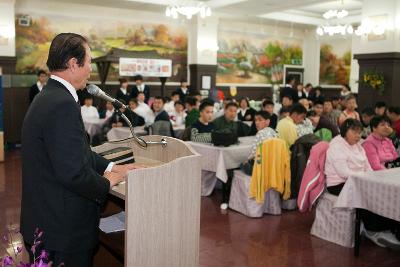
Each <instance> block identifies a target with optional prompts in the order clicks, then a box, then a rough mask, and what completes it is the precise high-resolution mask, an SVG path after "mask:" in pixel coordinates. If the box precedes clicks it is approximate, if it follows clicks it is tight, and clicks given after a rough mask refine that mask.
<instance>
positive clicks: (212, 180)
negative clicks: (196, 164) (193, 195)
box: [201, 170, 218, 197]
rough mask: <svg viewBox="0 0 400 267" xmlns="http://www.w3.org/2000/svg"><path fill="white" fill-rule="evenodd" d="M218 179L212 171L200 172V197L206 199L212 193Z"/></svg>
mask: <svg viewBox="0 0 400 267" xmlns="http://www.w3.org/2000/svg"><path fill="white" fill-rule="evenodd" d="M217 181H218V178H217V177H216V176H215V172H212V171H204V170H202V171H201V196H202V197H208V196H209V195H211V193H212V192H213V190H214V188H215V185H216V184H217Z"/></svg>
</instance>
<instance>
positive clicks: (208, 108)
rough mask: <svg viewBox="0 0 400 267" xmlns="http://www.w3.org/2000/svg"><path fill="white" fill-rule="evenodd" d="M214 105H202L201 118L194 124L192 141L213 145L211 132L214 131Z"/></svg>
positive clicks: (204, 103) (205, 103)
mask: <svg viewBox="0 0 400 267" xmlns="http://www.w3.org/2000/svg"><path fill="white" fill-rule="evenodd" d="M213 112H214V104H213V103H212V102H210V101H204V102H203V103H201V104H200V117H199V119H198V120H197V121H195V122H194V123H193V124H192V126H191V127H192V130H191V135H190V140H191V141H193V142H199V143H211V142H212V140H211V132H212V131H213V130H214V128H215V127H214V124H213V123H212V122H211V121H212V119H213Z"/></svg>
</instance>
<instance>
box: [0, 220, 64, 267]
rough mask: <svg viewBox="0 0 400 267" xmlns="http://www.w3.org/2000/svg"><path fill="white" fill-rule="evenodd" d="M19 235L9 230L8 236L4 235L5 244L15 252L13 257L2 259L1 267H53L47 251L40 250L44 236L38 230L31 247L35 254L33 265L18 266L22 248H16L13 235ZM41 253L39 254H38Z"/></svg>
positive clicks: (10, 255)
mask: <svg viewBox="0 0 400 267" xmlns="http://www.w3.org/2000/svg"><path fill="white" fill-rule="evenodd" d="M14 233H15V234H19V230H16V231H12V230H8V232H7V233H6V234H4V235H3V238H2V239H3V242H4V243H5V244H6V245H7V247H11V248H12V251H13V255H12V253H10V254H8V255H6V256H4V257H0V267H8V266H10V267H14V266H18V267H51V266H52V262H51V261H49V260H48V257H49V255H48V253H47V252H46V251H45V250H40V249H39V248H40V246H41V244H42V240H41V238H42V236H43V231H40V230H39V229H38V228H37V229H36V230H35V234H34V241H33V242H34V243H33V245H32V247H31V252H32V254H33V258H34V260H33V262H34V263H32V264H30V263H23V262H19V264H17V259H18V256H19V255H20V254H21V253H22V249H23V248H22V246H15V245H14V242H13V238H12V237H13V234H14ZM38 252H39V253H38ZM59 266H64V265H63V264H60V265H59Z"/></svg>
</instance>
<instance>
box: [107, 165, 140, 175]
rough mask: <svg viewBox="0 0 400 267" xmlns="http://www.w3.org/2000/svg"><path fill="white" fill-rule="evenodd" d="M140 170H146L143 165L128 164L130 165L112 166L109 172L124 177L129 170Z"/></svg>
mask: <svg viewBox="0 0 400 267" xmlns="http://www.w3.org/2000/svg"><path fill="white" fill-rule="evenodd" d="M142 168H146V166H145V165H143V164H138V163H130V164H125V165H117V164H114V166H113V167H112V169H111V171H112V172H116V173H122V174H123V175H126V174H127V172H128V171H130V170H134V169H142Z"/></svg>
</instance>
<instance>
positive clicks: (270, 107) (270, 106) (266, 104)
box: [262, 100, 278, 130]
mask: <svg viewBox="0 0 400 267" xmlns="http://www.w3.org/2000/svg"><path fill="white" fill-rule="evenodd" d="M262 108H263V110H264V111H266V112H268V113H269V115H270V116H271V118H270V123H269V127H270V128H272V129H274V130H275V129H276V125H277V124H278V116H277V115H276V114H275V113H274V102H272V101H271V100H264V101H263V103H262Z"/></svg>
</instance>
